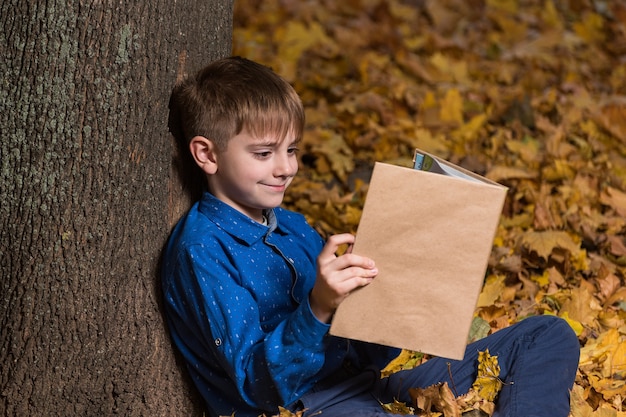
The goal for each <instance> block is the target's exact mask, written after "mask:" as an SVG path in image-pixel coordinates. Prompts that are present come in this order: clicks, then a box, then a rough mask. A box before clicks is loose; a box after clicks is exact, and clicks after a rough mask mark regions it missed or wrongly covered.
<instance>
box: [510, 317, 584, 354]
mask: <svg viewBox="0 0 626 417" xmlns="http://www.w3.org/2000/svg"><path fill="white" fill-rule="evenodd" d="M524 322H526V323H525V324H526V325H528V326H529V327H531V329H529V331H531V332H534V333H535V334H536V335H537V336H539V337H541V338H542V339H543V338H545V339H547V340H550V342H551V343H552V344H554V345H555V348H557V349H558V350H559V351H560V352H562V353H563V354H564V355H567V356H571V357H575V358H576V360H578V357H579V355H580V342H579V341H578V336H576V332H574V329H572V326H570V325H569V323H568V322H567V321H566V320H564V319H562V318H560V317H557V316H549V315H544V316H533V317H529V318H527V319H525V320H523V321H522V322H520V324H524Z"/></svg>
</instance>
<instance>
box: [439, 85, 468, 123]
mask: <svg viewBox="0 0 626 417" xmlns="http://www.w3.org/2000/svg"><path fill="white" fill-rule="evenodd" d="M439 117H440V118H441V120H443V121H444V122H452V123H456V124H459V125H461V124H463V98H462V97H461V93H460V92H459V90H456V89H454V88H452V89H450V90H448V91H447V92H446V95H445V97H444V98H443V100H442V102H441V109H440V111H439Z"/></svg>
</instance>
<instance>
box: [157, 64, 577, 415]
mask: <svg viewBox="0 0 626 417" xmlns="http://www.w3.org/2000/svg"><path fill="white" fill-rule="evenodd" d="M171 110H172V116H173V118H172V123H173V124H174V125H177V127H178V128H177V129H176V132H178V133H179V134H178V136H179V137H178V138H177V140H179V141H180V142H181V143H182V145H181V146H182V148H185V149H187V150H188V152H189V154H190V155H191V157H192V158H193V161H194V163H195V165H196V166H197V167H198V168H199V169H200V170H201V171H202V176H203V177H205V178H206V186H207V191H206V192H205V193H204V194H203V195H202V198H201V199H200V201H198V202H197V203H196V204H194V206H193V207H192V208H191V209H190V211H189V212H188V213H187V214H186V215H185V216H184V217H183V218H182V219H181V220H180V222H179V223H178V224H177V226H176V227H175V228H174V230H173V232H172V235H171V237H170V239H169V241H168V244H167V247H166V249H165V253H164V265H163V291H164V297H165V315H166V317H167V321H168V324H169V328H170V331H171V334H172V338H173V341H174V343H175V345H176V346H177V348H178V349H179V350H180V351H181V353H182V355H183V357H184V359H185V361H186V365H187V367H188V369H189V372H190V374H191V377H192V379H193V381H194V383H195V384H196V386H197V388H198V389H199V391H200V393H201V394H202V396H203V397H204V399H205V401H206V405H207V407H208V412H209V414H210V415H211V416H230V415H232V414H233V413H234V415H235V416H237V417H246V416H252V417H256V416H259V415H261V414H266V415H267V416H270V415H274V414H277V413H278V407H279V406H284V407H286V408H287V409H289V410H292V411H294V412H295V411H298V410H305V411H304V415H305V416H310V415H317V414H319V413H322V414H323V415H324V416H347V415H357V416H383V415H387V414H386V413H385V412H384V411H383V409H382V408H381V407H380V404H381V403H383V404H384V403H389V402H392V401H393V400H394V399H398V400H399V401H403V402H406V403H407V404H410V402H411V401H410V399H409V397H408V389H409V388H412V387H427V386H429V385H432V384H435V383H437V382H442V381H447V382H448V384H450V385H452V381H451V380H450V376H451V377H452V379H453V381H454V386H455V387H456V388H457V391H458V392H459V394H462V393H465V392H467V391H468V390H469V388H470V386H471V384H472V383H473V381H474V379H475V377H476V372H477V353H478V351H484V350H485V349H487V348H488V349H489V351H490V353H491V354H492V355H498V360H499V363H500V366H501V374H500V377H501V379H503V380H504V382H505V385H504V388H503V389H502V391H501V392H500V394H499V399H498V401H497V408H496V415H499V416H522V415H523V416H545V417H559V416H562V417H566V416H567V415H568V413H569V389H570V388H571V386H572V384H573V381H574V377H575V374H576V370H577V366H578V354H579V345H578V340H577V338H576V336H575V335H574V333H573V332H572V331H571V329H570V328H569V326H568V325H567V324H566V323H565V322H564V321H563V320H561V319H558V318H555V317H534V318H529V319H526V320H524V321H522V322H521V323H519V324H517V325H514V326H511V327H509V328H507V329H503V330H501V331H499V332H496V333H495V334H493V335H491V336H489V337H487V338H485V339H483V340H480V341H478V342H476V343H474V344H472V345H469V346H468V348H467V351H466V354H465V359H464V360H462V361H449V360H446V359H440V358H433V359H431V360H429V361H427V362H426V363H425V364H423V365H421V366H419V367H417V368H415V369H413V370H408V371H402V372H398V373H396V374H393V375H392V376H391V377H388V378H382V379H381V378H380V377H379V374H378V371H379V369H381V368H382V367H384V365H385V364H386V363H388V362H389V361H390V360H391V359H393V358H394V357H395V356H396V355H397V354H398V353H399V351H398V350H397V349H393V348H388V347H384V346H378V345H373V344H368V343H363V342H357V341H351V340H346V339H341V338H337V337H334V336H330V335H329V334H328V329H329V323H330V321H331V319H332V315H333V312H334V311H335V309H336V308H337V306H338V305H339V304H340V303H341V301H342V300H343V299H344V298H345V297H347V296H348V294H349V293H350V292H351V291H352V290H354V289H356V288H358V287H361V286H364V285H367V284H369V283H370V282H371V281H372V280H373V279H375V277H376V274H377V270H376V266H375V263H374V260H372V259H368V258H365V257H362V256H359V255H358V254H353V253H350V251H347V252H346V253H344V254H343V255H341V256H337V255H336V252H337V250H338V249H339V247H341V246H342V245H351V244H352V243H353V242H354V237H353V236H352V235H350V234H339V235H335V236H332V237H330V238H329V239H328V241H327V242H326V243H324V242H323V241H322V239H321V237H320V236H319V235H318V234H317V233H316V232H315V231H314V229H312V228H311V227H310V226H309V225H308V224H307V223H306V221H305V219H304V217H303V216H302V215H300V214H297V213H293V212H290V211H287V210H285V209H282V208H279V207H278V206H279V205H280V204H281V202H282V199H283V196H284V193H285V190H286V189H287V187H288V186H289V184H290V183H291V180H292V179H293V177H294V175H296V172H297V170H298V161H297V146H298V142H299V141H300V138H301V136H302V131H303V129H304V111H303V108H302V104H301V102H300V99H299V97H298V95H297V94H296V92H295V91H294V90H293V88H292V87H291V86H290V85H289V84H288V83H287V82H286V81H285V80H283V79H282V78H281V77H279V76H278V75H276V74H275V73H273V72H272V71H271V70H270V69H269V68H267V67H264V66H262V65H259V64H257V63H254V62H252V61H249V60H246V59H243V58H239V57H233V58H226V59H222V60H218V61H216V62H214V63H212V64H210V65H209V66H207V67H206V68H205V69H203V70H202V71H200V72H199V73H198V74H197V75H196V76H195V77H191V78H189V79H187V80H186V81H184V82H183V83H181V84H180V85H178V86H177V87H176V88H175V90H174V93H173V96H172V102H171Z"/></svg>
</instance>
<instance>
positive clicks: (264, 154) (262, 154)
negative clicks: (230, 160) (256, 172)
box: [254, 151, 272, 158]
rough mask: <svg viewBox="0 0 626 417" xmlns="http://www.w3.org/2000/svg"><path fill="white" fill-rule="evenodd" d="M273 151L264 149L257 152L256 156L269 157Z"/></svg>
mask: <svg viewBox="0 0 626 417" xmlns="http://www.w3.org/2000/svg"><path fill="white" fill-rule="evenodd" d="M271 154H272V153H271V152H270V151H263V152H255V153H254V156H255V157H257V158H267V157H269V156H270V155H271Z"/></svg>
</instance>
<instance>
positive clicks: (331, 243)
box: [320, 233, 354, 256]
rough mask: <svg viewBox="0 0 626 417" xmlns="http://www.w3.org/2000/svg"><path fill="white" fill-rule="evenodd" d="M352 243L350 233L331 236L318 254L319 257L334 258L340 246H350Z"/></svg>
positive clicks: (352, 239)
mask: <svg viewBox="0 0 626 417" xmlns="http://www.w3.org/2000/svg"><path fill="white" fill-rule="evenodd" d="M353 243H354V236H353V235H351V234H350V233H341V234H338V235H332V236H331V237H329V238H328V241H326V245H324V248H323V249H322V251H321V252H320V256H331V255H332V256H334V255H335V253H336V252H337V250H338V249H339V247H340V246H341V245H351V244H353Z"/></svg>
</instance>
